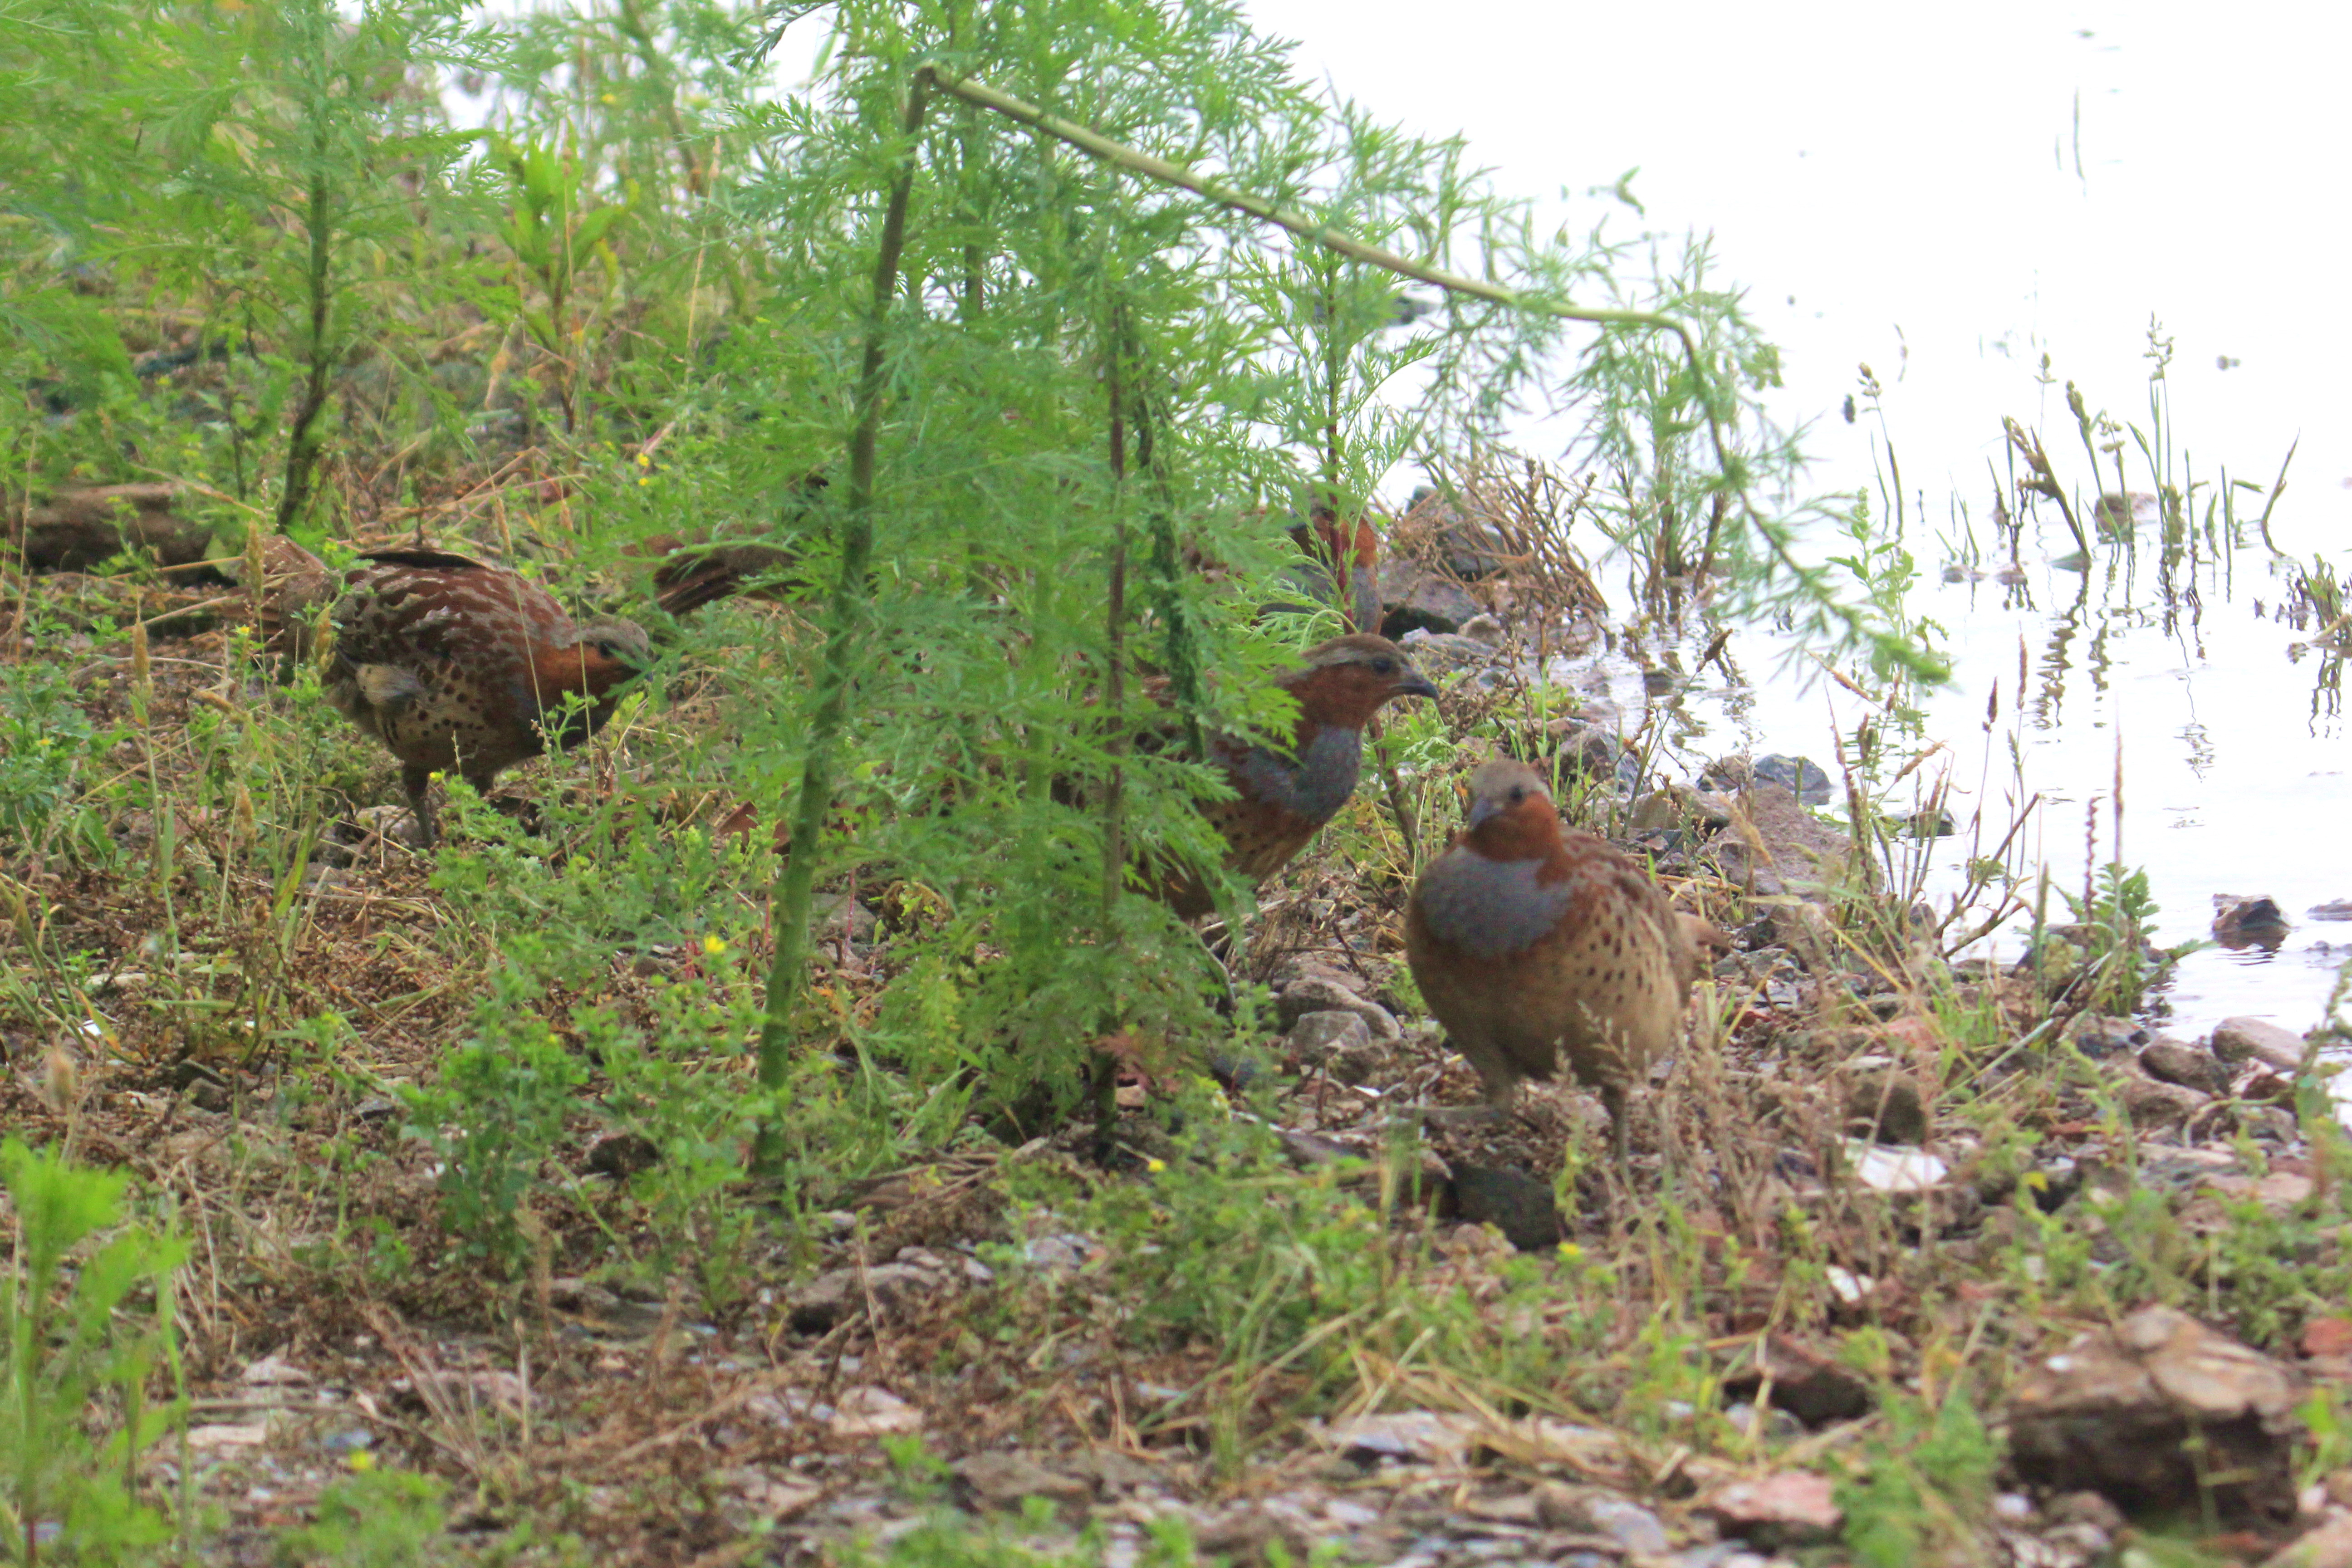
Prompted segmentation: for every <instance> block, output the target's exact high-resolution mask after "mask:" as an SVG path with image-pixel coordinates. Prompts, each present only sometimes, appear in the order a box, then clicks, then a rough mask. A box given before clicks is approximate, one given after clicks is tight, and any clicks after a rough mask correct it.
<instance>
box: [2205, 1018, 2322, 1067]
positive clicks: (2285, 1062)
mask: <svg viewBox="0 0 2352 1568" xmlns="http://www.w3.org/2000/svg"><path fill="white" fill-rule="evenodd" d="M2303 1048H2304V1043H2303V1037H2302V1036H2301V1035H2298V1034H2296V1033H2295V1032H2294V1030H2293V1029H2283V1028H2281V1027H2279V1026H2278V1025H2276V1024H2273V1023H2272V1022H2271V1021H2270V1020H2269V1019H2267V1018H2224V1019H2222V1020H2221V1023H2220V1024H2219V1025H2218V1026H2215V1028H2214V1030H2213V1054H2214V1055H2215V1056H2217V1057H2219V1058H2221V1059H2222V1060H2223V1061H2225V1062H2246V1061H2254V1062H2260V1063H2262V1064H2263V1066H2264V1067H2266V1068H2272V1069H2273V1070H2274V1071H2278V1072H2283V1073H2294V1072H2297V1071H2300V1070H2301V1068H2302V1067H2303Z"/></svg>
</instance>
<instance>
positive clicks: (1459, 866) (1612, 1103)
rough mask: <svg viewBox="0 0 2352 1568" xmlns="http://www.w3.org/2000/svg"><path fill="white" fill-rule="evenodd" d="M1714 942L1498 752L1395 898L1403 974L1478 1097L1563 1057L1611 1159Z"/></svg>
mask: <svg viewBox="0 0 2352 1568" xmlns="http://www.w3.org/2000/svg"><path fill="white" fill-rule="evenodd" d="M1710 943H1716V944H1725V945H1727V939H1726V938H1725V937H1724V936H1723V934H1722V933H1721V932H1719V931H1717V930H1716V929H1715V928H1714V927H1713V926H1711V925H1708V924H1707V923H1706V921H1702V920H1699V919H1698V918H1697V917H1696V916H1693V915H1684V914H1677V913H1676V912H1675V908H1674V906H1673V905H1672V904H1671V903H1669V902H1668V901H1667V900H1666V895H1665V894H1664V892H1662V891H1661V890H1660V889H1659V888H1658V886H1657V884H1656V883H1654V882H1653V881H1651V880H1650V879H1649V878H1648V876H1646V875H1645V874H1644V873H1643V870H1642V868H1640V867H1639V866H1637V865H1635V864H1634V863H1633V860H1631V859H1630V858H1627V857H1626V856H1624V855H1622V854H1620V853H1619V852H1618V851H1617V850H1616V849H1614V848H1612V847H1611V846H1610V845H1608V844H1607V843H1606V842H1604V841H1602V840H1601V839H1599V838H1596V837H1593V836H1592V835H1591V834H1589V833H1579V832H1574V831H1570V830H1564V829H1563V828H1562V827H1561V826H1560V820H1559V813H1558V812H1557V811H1555V810H1554V809H1553V808H1552V803H1551V792H1550V791H1549V789H1547V788H1546V787H1545V786H1544V782H1543V780H1542V779H1541V778H1540V777H1538V775H1537V773H1536V772H1535V770H1534V769H1532V768H1529V767H1528V766H1527V765H1526V764H1524V763H1515V762H1508V761H1496V762H1490V763H1485V764H1483V765H1482V766H1481V767H1480V768H1479V769H1478V770H1477V772H1475V773H1473V774H1471V776H1470V813H1469V817H1468V820H1467V822H1466V824H1465V827H1464V829H1463V831H1462V832H1461V833H1460V834H1459V835H1457V836H1456V837H1455V838H1454V843H1453V845H1452V846H1451V847H1448V848H1447V849H1446V851H1445V853H1444V854H1443V855H1441V856H1439V857H1438V858H1436V859H1435V860H1434V861H1433V862H1431V864H1430V866H1429V868H1428V869H1427V870H1425V871H1423V873H1422V876H1421V880H1420V881H1419V882H1418V883H1417V884H1415V886H1414V888H1413V890H1412V901H1411V903H1410V904H1409V905H1408V906H1407V908H1406V910H1405V928H1404V944H1405V955H1406V957H1407V958H1408V959H1409V960H1410V961H1411V963H1412V977H1413V979H1414V981H1415V982H1416V983H1417V984H1419V985H1420V987H1421V994H1422V997H1423V1000H1425V1001H1426V1002H1427V1003H1428V1004H1429V1010H1430V1012H1431V1013H1433V1015H1435V1016H1436V1018H1437V1021H1438V1022H1439V1023H1440V1024H1441V1025H1443V1026H1444V1028H1445V1032H1446V1034H1447V1035H1448V1036H1450V1037H1452V1039H1453V1042H1454V1048H1455V1049H1457V1050H1459V1051H1460V1052H1461V1053H1462V1054H1463V1055H1464V1056H1465V1057H1467V1058H1470V1065H1471V1066H1473V1067H1475V1068H1477V1069H1478V1077H1479V1079H1481V1080H1482V1081H1483V1082H1484V1084H1485V1086H1486V1100H1487V1103H1488V1104H1489V1105H1491V1106H1493V1107H1494V1108H1495V1109H1496V1110H1507V1109H1508V1108H1509V1106H1510V1103H1511V1097H1512V1094H1513V1091H1514V1090H1515V1089H1517V1087H1518V1083H1519V1080H1520V1079H1531V1078H1532V1079H1548V1078H1550V1077H1552V1076H1553V1075H1554V1074H1555V1073H1556V1072H1557V1071H1559V1068H1560V1067H1561V1066H1562V1065H1563V1063H1564V1065H1565V1066H1566V1067H1567V1068H1568V1069H1569V1071H1570V1072H1571V1073H1573V1074H1574V1075H1575V1076H1576V1078H1577V1079H1578V1080H1579V1081H1580V1082H1581V1083H1584V1084H1586V1085H1588V1086H1589V1087H1591V1088H1592V1089H1598V1090H1599V1091H1600V1094H1601V1102H1602V1103H1603V1104H1605V1105H1606V1106H1607V1107H1608V1108H1609V1124H1610V1125H1609V1131H1610V1138H1611V1141H1612V1147H1613V1149H1614V1151H1615V1153H1616V1156H1617V1164H1618V1168H1619V1170H1620V1171H1621V1172H1622V1171H1623V1170H1625V1169H1626V1168H1627V1163H1628V1145H1627V1136H1628V1132H1629V1129H1628V1126H1627V1123H1626V1114H1625V1112H1626V1096H1627V1093H1628V1091H1629V1090H1630V1089H1632V1088H1633V1085H1635V1084H1637V1083H1639V1082H1641V1081H1642V1079H1643V1077H1645V1076H1646V1075H1647V1073H1648V1071H1649V1068H1650V1064H1651V1063H1652V1062H1654V1061H1655V1060H1656V1059H1657V1058H1659V1057H1661V1056H1664V1054H1666V1053H1667V1052H1669V1051H1671V1050H1672V1049H1673V1048H1674V1047H1675V1044H1676V1043H1677V1042H1678V1041H1679V1040H1680V1039H1681V1037H1682V1030H1683V1008H1684V1005H1685V1002H1686V1001H1687V1000H1688V998H1689V995H1690V987H1691V982H1692V981H1693V980H1695V979H1696V978H1697V977H1698V974H1699V973H1700V971H1701V970H1702V969H1703V968H1704V967H1705V960H1704V957H1703V956H1702V949H1703V948H1704V947H1705V946H1706V945H1707V944H1710Z"/></svg>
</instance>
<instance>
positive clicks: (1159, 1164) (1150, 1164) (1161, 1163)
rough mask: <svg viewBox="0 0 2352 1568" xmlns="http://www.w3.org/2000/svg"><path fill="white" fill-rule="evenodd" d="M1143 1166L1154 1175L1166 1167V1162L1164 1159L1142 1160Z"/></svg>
mask: <svg viewBox="0 0 2352 1568" xmlns="http://www.w3.org/2000/svg"><path fill="white" fill-rule="evenodd" d="M1143 1168H1144V1169H1145V1170H1147V1171H1149V1172H1150V1173H1152V1174H1153V1175H1155V1176H1156V1175H1158V1174H1159V1173H1160V1172H1162V1171H1164V1170H1166V1169H1167V1168H1168V1162H1167V1161H1165V1160H1146V1161H1145V1162H1143Z"/></svg>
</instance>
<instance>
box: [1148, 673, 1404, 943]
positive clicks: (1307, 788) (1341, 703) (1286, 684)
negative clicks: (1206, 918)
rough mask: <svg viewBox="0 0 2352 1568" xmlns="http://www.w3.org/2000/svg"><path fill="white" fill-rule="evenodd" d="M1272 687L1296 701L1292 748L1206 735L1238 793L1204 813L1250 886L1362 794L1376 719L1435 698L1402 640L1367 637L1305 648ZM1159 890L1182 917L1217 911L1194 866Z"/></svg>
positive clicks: (1170, 875) (1228, 861) (1163, 879)
mask: <svg viewBox="0 0 2352 1568" xmlns="http://www.w3.org/2000/svg"><path fill="white" fill-rule="evenodd" d="M1274 684H1275V685H1276V686H1278V687H1280V688H1281V689H1283V690H1285V691H1287V692H1288V693H1290V695H1291V696H1292V697H1293V698H1295V699H1296V700H1297V703H1298V718H1297V721H1296V723H1295V724H1294V725H1293V726H1292V728H1291V733H1290V742H1289V744H1288V745H1287V746H1274V745H1265V744H1260V743H1256V742H1251V741H1249V740H1246V739H1244V738H1243V737H1241V736H1238V735H1233V734H1227V733H1218V734H1213V735H1211V736H1209V737H1208V738H1207V742H1208V748H1209V753H1210V759H1209V760H1210V761H1212V762H1213V763H1215V764H1216V766H1217V768H1218V770H1219V771H1220V772H1222V773H1223V774H1224V777H1225V782H1226V783H1227V784H1231V785H1232V786H1233V790H1234V797H1233V798H1232V799H1230V800H1217V801H1210V802H1207V803H1205V804H1204V805H1202V808H1201V814H1202V816H1205V817H1206V818H1208V820H1209V823H1210V825H1211V826H1213V827H1215V828H1216V830H1217V832H1218V833H1219V834H1220V835H1222V836H1223V838H1224V841H1225V857H1224V864H1225V868H1226V869H1228V870H1230V871H1233V872H1234V873H1235V874H1237V875H1239V876H1241V877H1243V878H1245V879H1248V880H1249V881H1250V882H1251V883H1252V884H1253V885H1255V884H1257V883H1260V882H1263V881H1265V879H1267V878H1268V877H1271V876H1273V875H1274V874H1275V873H1276V871H1279V870H1281V869H1282V868H1283V867H1285V866H1286V865H1288V864H1289V863H1290V860H1291V858H1292V857H1293V856H1295V855H1297V853H1298V852H1299V851H1300V850H1301V849H1304V848H1305V847H1307V844H1308V842H1309V841H1311V840H1312V839H1313V838H1314V837H1315V835H1316V834H1318V833H1319V832H1321V831H1322V828H1323V825H1324V824H1325V823H1327V822H1329V821H1330V820H1331V819H1332V818H1333V817H1334V816H1338V815H1339V808H1340V807H1341V806H1343V805H1347V804H1348V799H1349V796H1350V795H1354V794H1355V793H1356V778H1357V775H1358V774H1359V773H1360V772H1361V771H1362V768H1363V755H1364V726H1365V725H1366V724H1368V723H1370V721H1371V718H1372V715H1373V714H1375V713H1377V712H1379V711H1380V710H1381V707H1382V706H1383V705H1385V704H1387V703H1388V702H1391V701H1392V700H1395V699H1397V698H1399V697H1431V698H1433V697H1435V696H1436V695H1437V688H1436V687H1435V686H1433V685H1432V684H1431V683H1430V680H1429V678H1428V677H1427V676H1424V675H1423V674H1422V673H1421V672H1420V671H1419V670H1417V669H1415V668H1413V667H1412V660H1411V659H1409V658H1406V657H1405V656H1404V653H1403V650H1402V649H1401V648H1399V647H1397V646H1396V644H1394V643H1392V642H1391V641H1389V640H1388V639H1387V638H1386V637H1374V636H1371V635H1370V634H1369V633H1364V632H1352V633H1349V635H1348V636H1346V637H1334V638H1332V639H1331V640H1330V641H1329V642H1326V643H1318V644H1317V645H1316V646H1315V647H1311V648H1308V649H1307V653H1306V656H1305V662H1304V663H1303V664H1301V665H1299V666H1298V667H1297V668H1293V669H1289V670H1286V671H1284V672H1283V673H1282V674H1280V675H1278V676H1276V677H1275V680H1274ZM1157 891H1158V892H1159V895H1160V898H1162V899H1163V900H1166V901H1167V902H1168V904H1169V906H1170V907H1171V908H1172V909H1173V910H1175V911H1176V913H1177V914H1178V915H1180V916H1181V917H1182V918H1183V919H1185V920H1197V919H1199V918H1200V917H1201V916H1202V915H1205V914H1207V913H1209V912H1210V911H1211V910H1213V909H1215V908H1216V900H1215V898H1214V896H1213V895H1212V893H1211V892H1210V890H1209V885H1208V879H1206V878H1204V877H1203V876H1202V874H1201V873H1200V871H1199V870H1197V869H1196V868H1191V867H1171V868H1163V869H1162V870H1161V871H1160V874H1159V877H1158V886H1157Z"/></svg>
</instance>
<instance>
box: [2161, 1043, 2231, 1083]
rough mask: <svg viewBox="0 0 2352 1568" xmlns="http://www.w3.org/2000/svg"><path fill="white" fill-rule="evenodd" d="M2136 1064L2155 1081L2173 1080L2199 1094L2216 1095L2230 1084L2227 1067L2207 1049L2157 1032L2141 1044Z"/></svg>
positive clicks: (2168, 1081) (2167, 1081) (2170, 1081)
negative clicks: (2202, 1049)
mask: <svg viewBox="0 0 2352 1568" xmlns="http://www.w3.org/2000/svg"><path fill="white" fill-rule="evenodd" d="M2139 1065H2140V1066H2141V1067H2142V1068H2146V1069H2147V1076H2148V1077H2150V1078H2152V1079H2156V1080H2157V1081H2158V1082H2159V1083H2177V1084H2179V1086H2180V1087H2181V1088H2183V1089H2196V1090H2198V1091H2199V1092H2200V1093H2203V1094H2220V1093H2221V1092H2222V1091H2224V1090H2225V1089H2228V1088H2229V1087H2230V1069H2229V1068H2227V1067H2225V1066H2223V1065H2222V1064H2221V1062H2220V1061H2218V1060H2216V1059H2215V1058H2214V1057H2213V1054H2212V1053H2211V1052H2210V1051H2201V1050H2199V1049H2198V1048H2197V1047H2195V1046H2192V1045H2189V1044H2188V1043H2187V1042H2186V1041H2183V1040H2176V1039H2174V1038H2173V1037H2171V1036H2169V1035H2158V1037H2156V1038H2155V1039H2153V1040H2150V1041H2149V1042H2148V1043H2147V1045H2145V1046H2143V1047H2140V1053H2139Z"/></svg>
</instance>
